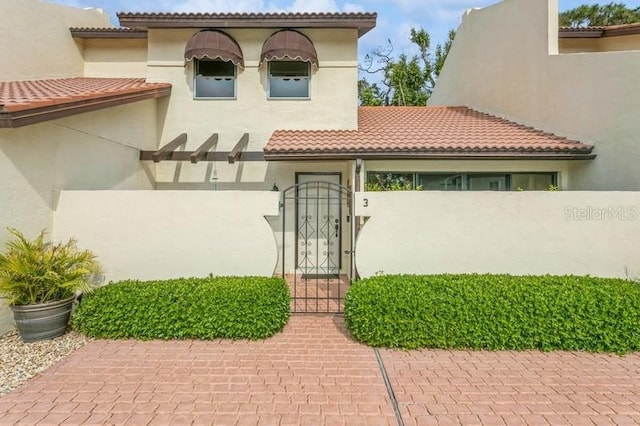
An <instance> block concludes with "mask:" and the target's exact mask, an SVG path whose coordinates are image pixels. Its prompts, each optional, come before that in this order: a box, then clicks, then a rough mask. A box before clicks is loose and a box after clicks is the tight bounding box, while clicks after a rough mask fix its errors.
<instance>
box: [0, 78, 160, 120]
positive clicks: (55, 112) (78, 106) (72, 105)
mask: <svg viewBox="0 0 640 426" xmlns="http://www.w3.org/2000/svg"><path fill="white" fill-rule="evenodd" d="M170 94H171V87H161V88H153V89H146V90H143V91H138V92H135V93H125V94H118V95H111V96H103V97H100V98H94V99H83V100H79V101H74V102H64V103H60V104H56V105H48V106H43V107H35V108H25V109H21V110H17V111H11V110H10V109H6V108H4V109H3V110H2V111H0V128H16V127H23V126H27V125H30V124H36V123H41V122H43V121H49V120H55V119H58V118H63V117H69V116H72V115H76V114H82V113H85V112H91V111H96V110H99V109H104V108H110V107H114V106H119V105H125V104H129V103H133V102H139V101H144V100H148V99H156V98H161V97H165V96H169V95H170Z"/></svg>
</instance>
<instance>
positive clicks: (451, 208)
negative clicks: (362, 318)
mask: <svg viewBox="0 0 640 426" xmlns="http://www.w3.org/2000/svg"><path fill="white" fill-rule="evenodd" d="M355 213H356V215H359V216H368V217H369V219H368V220H367V222H366V224H365V225H364V227H363V228H362V230H361V231H360V234H359V236H358V239H357V244H356V265H357V268H358V273H359V274H360V275H361V276H363V277H368V276H371V275H375V274H376V273H385V274H390V273H407V274H439V273H509V274H516V275H532V274H560V275H562V274H575V275H592V276H600V277H628V276H629V277H637V276H638V275H637V274H638V272H640V192H508V193H506V192H464V193H451V192H438V191H434V192H431V191H429V192H426V191H425V192H364V193H357V194H356V201H355Z"/></svg>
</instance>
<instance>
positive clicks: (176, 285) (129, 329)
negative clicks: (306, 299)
mask: <svg viewBox="0 0 640 426" xmlns="http://www.w3.org/2000/svg"><path fill="white" fill-rule="evenodd" d="M289 311H290V307H289V287H288V286H287V284H286V283H285V282H284V280H282V279H279V278H263V277H214V278H185V279H175V280H165V281H147V282H140V281H122V282H118V283H111V284H109V285H107V286H104V287H101V288H99V289H97V290H96V291H95V292H94V293H92V294H89V295H86V296H84V298H83V300H82V302H81V303H80V305H79V306H78V309H77V310H76V312H75V314H74V316H73V327H74V328H75V329H76V330H78V331H80V332H82V333H84V334H86V335H88V336H91V337H97V338H109V339H121V338H135V339H142V340H146V339H215V338H230V339H244V338H246V339H261V338H266V337H269V336H272V335H273V334H275V333H277V332H279V331H281V330H282V328H283V327H284V326H285V324H286V323H287V321H288V319H289Z"/></svg>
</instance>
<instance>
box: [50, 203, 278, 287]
mask: <svg viewBox="0 0 640 426" xmlns="http://www.w3.org/2000/svg"><path fill="white" fill-rule="evenodd" d="M279 195H280V194H279V193H277V192H250V191H224V192H216V191H62V193H61V194H60V199H59V202H58V208H57V209H56V211H55V213H54V217H53V237H54V240H56V241H59V240H66V239H67V238H70V237H75V238H76V239H77V240H78V242H79V246H81V247H82V248H88V249H90V250H92V251H94V252H95V253H96V254H97V256H98V259H99V260H100V262H101V263H102V265H103V267H104V272H105V279H106V281H111V280H122V279H141V280H148V279H164V278H179V277H204V276H207V275H209V274H213V275H217V276H227V275H241V276H249V275H260V276H271V275H273V272H274V269H275V266H276V263H277V257H278V254H277V249H276V243H275V239H274V234H273V231H272V230H271V227H270V226H269V224H268V223H267V220H266V219H265V216H273V215H276V216H277V215H278V201H279Z"/></svg>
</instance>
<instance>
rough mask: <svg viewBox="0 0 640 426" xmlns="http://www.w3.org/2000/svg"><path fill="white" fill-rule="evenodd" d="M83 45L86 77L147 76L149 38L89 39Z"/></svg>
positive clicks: (81, 43) (81, 42)
mask: <svg viewBox="0 0 640 426" xmlns="http://www.w3.org/2000/svg"><path fill="white" fill-rule="evenodd" d="M77 43H78V45H80V46H81V49H82V56H83V59H84V61H85V63H84V76H85V77H111V78H114V77H122V78H135V77H146V76H147V40H146V39H144V38H142V39H87V40H78V41H77Z"/></svg>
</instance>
